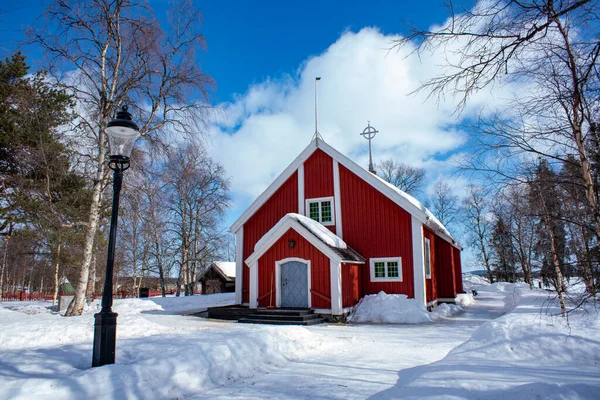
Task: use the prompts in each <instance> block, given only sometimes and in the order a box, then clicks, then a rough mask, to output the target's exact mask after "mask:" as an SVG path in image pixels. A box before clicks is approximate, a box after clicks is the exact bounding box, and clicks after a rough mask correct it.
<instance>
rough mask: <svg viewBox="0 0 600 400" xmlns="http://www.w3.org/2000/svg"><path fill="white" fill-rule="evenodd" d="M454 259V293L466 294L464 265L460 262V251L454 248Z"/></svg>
mask: <svg viewBox="0 0 600 400" xmlns="http://www.w3.org/2000/svg"><path fill="white" fill-rule="evenodd" d="M452 258H453V261H454V289H455V290H454V291H455V292H456V293H464V292H465V291H464V289H463V281H462V263H461V261H460V250H459V249H457V248H456V247H452Z"/></svg>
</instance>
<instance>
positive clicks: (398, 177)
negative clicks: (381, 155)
mask: <svg viewBox="0 0 600 400" xmlns="http://www.w3.org/2000/svg"><path fill="white" fill-rule="evenodd" d="M375 170H376V171H377V175H378V176H380V177H381V178H383V179H385V180H386V181H387V182H389V183H391V184H392V185H394V186H396V187H397V188H398V189H400V190H402V191H404V192H406V193H408V194H411V195H413V196H414V195H415V194H416V193H417V192H420V191H421V190H422V189H423V185H424V184H425V168H417V167H411V166H410V165H408V164H404V163H401V162H397V161H394V160H392V159H388V160H383V161H381V162H380V163H379V164H377V165H376V166H375Z"/></svg>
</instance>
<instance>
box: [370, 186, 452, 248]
mask: <svg viewBox="0 0 600 400" xmlns="http://www.w3.org/2000/svg"><path fill="white" fill-rule="evenodd" d="M373 177H374V178H377V179H379V180H380V181H381V182H382V183H384V184H385V185H387V186H388V187H389V188H390V189H392V190H393V191H394V192H396V193H397V194H398V195H400V196H401V197H402V198H404V199H405V200H406V201H408V202H410V203H411V204H412V205H413V206H415V207H417V208H418V209H419V210H421V211H423V212H424V213H425V215H426V216H427V217H428V218H429V221H430V222H432V223H434V224H435V225H437V227H438V228H439V229H441V230H442V231H443V232H444V233H445V234H446V235H448V236H450V237H452V235H451V234H450V232H449V231H448V229H446V227H445V226H444V224H442V222H441V221H440V220H439V219H437V218H436V217H435V216H434V215H433V213H432V212H431V211H429V209H427V207H425V206H424V205H423V203H421V202H420V201H419V200H417V199H415V198H414V197H412V196H411V195H410V194H408V193H406V192H404V191H402V190H401V189H399V188H398V187H396V186H394V185H392V184H391V183H389V182H388V181H386V180H385V179H383V178H381V177H379V176H377V175H375V174H373Z"/></svg>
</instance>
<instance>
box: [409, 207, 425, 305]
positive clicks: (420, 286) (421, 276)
mask: <svg viewBox="0 0 600 400" xmlns="http://www.w3.org/2000/svg"><path fill="white" fill-rule="evenodd" d="M411 220H412V247H413V275H414V292H415V300H417V301H418V302H420V303H423V304H425V301H426V298H427V296H426V292H425V257H424V253H423V252H424V249H423V224H422V223H421V222H420V221H419V220H418V219H417V218H411Z"/></svg>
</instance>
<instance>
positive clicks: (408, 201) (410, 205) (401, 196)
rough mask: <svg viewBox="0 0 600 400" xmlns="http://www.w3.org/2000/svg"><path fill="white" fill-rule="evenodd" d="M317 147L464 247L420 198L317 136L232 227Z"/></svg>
mask: <svg viewBox="0 0 600 400" xmlns="http://www.w3.org/2000/svg"><path fill="white" fill-rule="evenodd" d="M317 149H321V150H322V151H323V152H325V153H326V154H327V155H329V156H330V157H331V158H333V159H334V160H336V161H337V162H338V163H339V164H341V165H343V166H344V167H346V168H347V169H348V170H350V171H351V172H353V173H354V174H356V175H357V176H359V177H360V178H362V179H363V180H364V181H365V182H367V183H368V184H369V185H371V186H372V187H373V188H375V189H377V190H378V191H379V192H381V193H382V194H384V195H385V196H386V197H387V198H389V199H390V200H392V201H393V202H394V203H396V204H397V205H399V206H400V207H402V208H403V209H404V210H406V211H407V212H408V213H409V214H411V215H412V216H413V217H415V218H416V219H417V220H418V221H420V222H421V223H423V224H425V225H426V226H428V227H429V228H431V229H432V230H433V231H434V232H435V233H436V234H437V235H438V236H440V237H441V238H443V239H445V240H446V241H448V242H450V243H451V244H452V245H454V246H455V247H458V248H459V249H460V248H461V247H460V246H459V245H458V243H457V242H456V241H455V240H454V238H453V237H452V235H451V234H450V232H449V231H448V230H447V229H446V227H445V226H444V225H443V224H442V223H441V222H440V221H439V220H438V219H437V218H436V217H435V216H434V215H433V214H432V213H431V211H429V210H428V209H427V208H426V207H425V206H424V205H423V204H422V203H421V202H420V201H419V200H417V199H415V198H414V197H412V196H411V195H409V194H408V193H406V192H403V191H402V190H400V189H398V188H397V187H395V186H394V185H392V184H390V183H388V182H386V181H385V180H383V179H381V178H380V177H378V176H377V175H375V174H372V173H371V172H369V171H367V170H366V169H364V168H362V167H361V166H359V165H358V164H356V163H355V162H354V161H352V160H350V159H349V158H348V157H346V156H345V155H343V154H342V153H340V152H339V151H337V150H336V149H334V148H333V147H331V146H330V145H328V144H327V143H325V142H324V141H323V140H319V139H314V140H313V141H312V142H310V144H309V145H308V146H306V148H305V149H304V150H303V151H302V153H300V155H299V156H298V157H296V159H295V160H294V161H292V163H291V164H290V165H288V167H287V168H286V169H285V170H284V171H283V172H282V173H281V174H280V175H279V176H278V177H277V179H275V180H274V181H273V183H271V184H270V185H269V187H268V188H267V189H266V190H265V191H264V192H262V193H261V194H260V195H259V196H258V197H257V198H256V200H254V202H253V203H252V204H251V205H250V206H249V207H248V208H247V209H246V211H244V213H243V214H242V215H241V216H240V217H239V218H238V219H237V220H236V221H235V222H234V223H233V225H231V228H229V231H230V232H232V233H235V232H237V231H238V230H239V229H240V228H241V227H242V226H243V225H244V223H246V221H247V220H248V219H250V217H251V216H252V215H254V213H255V212H256V211H258V209H259V208H260V207H261V206H262V205H263V204H264V203H265V202H266V201H267V200H268V199H269V197H271V196H272V195H273V193H275V192H276V191H277V189H279V187H280V186H281V185H282V184H283V183H285V181H287V180H288V179H289V177H290V176H292V175H293V174H294V172H296V170H297V169H298V167H299V166H300V165H302V164H303V163H304V162H305V161H306V160H307V159H308V158H309V157H310V156H311V155H312V154H313V153H314V152H315V151H316V150H317Z"/></svg>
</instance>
